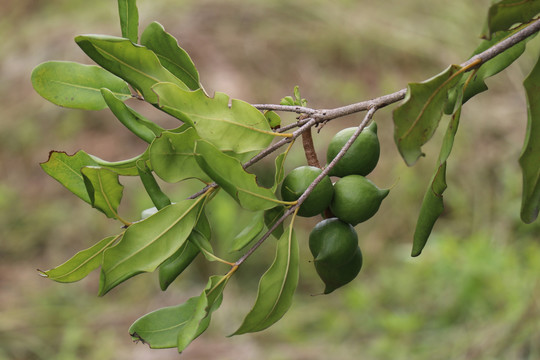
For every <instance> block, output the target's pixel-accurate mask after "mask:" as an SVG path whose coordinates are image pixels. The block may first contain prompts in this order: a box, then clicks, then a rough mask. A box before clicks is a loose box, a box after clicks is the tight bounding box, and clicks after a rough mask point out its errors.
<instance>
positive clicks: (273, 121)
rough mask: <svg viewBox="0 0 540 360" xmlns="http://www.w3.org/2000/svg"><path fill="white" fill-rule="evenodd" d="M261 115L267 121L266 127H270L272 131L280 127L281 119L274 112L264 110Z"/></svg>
mask: <svg viewBox="0 0 540 360" xmlns="http://www.w3.org/2000/svg"><path fill="white" fill-rule="evenodd" d="M263 115H264V117H265V118H266V120H267V121H268V125H270V127H271V128H272V129H276V128H279V127H280V126H281V117H280V116H279V115H278V114H277V113H276V112H274V111H270V110H266V111H265V112H264V113H263Z"/></svg>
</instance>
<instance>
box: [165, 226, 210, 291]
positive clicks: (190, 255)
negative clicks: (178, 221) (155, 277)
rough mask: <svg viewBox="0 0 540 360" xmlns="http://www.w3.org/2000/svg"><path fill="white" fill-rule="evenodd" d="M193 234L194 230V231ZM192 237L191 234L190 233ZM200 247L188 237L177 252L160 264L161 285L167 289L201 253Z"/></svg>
mask: <svg viewBox="0 0 540 360" xmlns="http://www.w3.org/2000/svg"><path fill="white" fill-rule="evenodd" d="M192 234H193V232H192ZM190 237H191V235H190ZM199 252H200V250H199V247H198V246H197V245H195V244H193V242H191V241H190V240H189V238H188V241H186V242H185V243H184V244H183V245H182V246H180V248H179V249H178V250H176V252H175V253H174V254H173V255H172V256H171V257H170V258H168V259H167V260H165V261H164V262H163V264H161V265H160V266H159V286H160V288H161V290H163V291H165V290H167V288H168V287H169V285H170V284H171V283H172V282H173V281H174V280H175V279H176V278H177V277H178V276H179V275H180V274H181V273H182V272H183V271H184V270H185V269H186V268H187V267H188V266H189V265H190V264H191V263H192V262H193V260H194V259H195V258H196V257H197V255H199Z"/></svg>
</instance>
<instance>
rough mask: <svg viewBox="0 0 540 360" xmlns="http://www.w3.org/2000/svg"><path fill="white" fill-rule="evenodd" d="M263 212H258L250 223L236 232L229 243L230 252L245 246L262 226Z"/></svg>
mask: <svg viewBox="0 0 540 360" xmlns="http://www.w3.org/2000/svg"><path fill="white" fill-rule="evenodd" d="M263 215H264V213H263V212H258V213H256V214H255V215H254V216H253V218H252V219H251V221H250V223H249V224H248V225H247V226H246V227H245V228H243V229H242V231H240V233H238V234H237V235H236V236H235V237H234V239H233V240H232V244H231V252H232V251H239V250H242V249H243V248H245V247H246V246H247V245H248V244H249V243H250V242H251V241H252V240H253V239H255V237H257V235H259V234H260V233H261V231H262V230H263V228H264V216H263Z"/></svg>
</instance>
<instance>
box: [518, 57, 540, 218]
mask: <svg viewBox="0 0 540 360" xmlns="http://www.w3.org/2000/svg"><path fill="white" fill-rule="evenodd" d="M523 86H524V88H525V91H526V95H527V105H528V106H527V110H528V111H527V113H528V120H527V132H526V135H525V141H524V144H523V149H522V150H521V155H520V157H519V165H520V166H521V171H522V174H523V193H522V200H521V220H522V221H523V222H524V223H526V224H530V223H532V222H533V221H535V220H536V219H537V217H538V212H539V210H540V60H538V62H537V63H536V65H535V66H534V68H533V70H532V71H531V73H530V74H529V76H527V78H526V79H525V81H524V82H523Z"/></svg>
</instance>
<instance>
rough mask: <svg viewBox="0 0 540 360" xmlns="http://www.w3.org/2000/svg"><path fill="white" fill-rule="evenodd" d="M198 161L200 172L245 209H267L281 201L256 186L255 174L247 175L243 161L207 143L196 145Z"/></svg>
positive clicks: (198, 142) (265, 189) (200, 142)
mask: <svg viewBox="0 0 540 360" xmlns="http://www.w3.org/2000/svg"><path fill="white" fill-rule="evenodd" d="M195 158H196V160H197V163H198V164H199V166H200V167H201V169H203V170H204V171H205V172H206V173H207V174H208V176H210V177H211V178H212V180H214V181H215V182H216V183H217V184H218V185H219V186H221V187H222V188H223V189H224V190H225V191H226V192H227V193H228V194H229V195H231V196H232V197H233V198H234V199H235V200H236V201H237V202H238V204H240V206H242V207H243V208H245V209H248V210H251V211H258V210H266V209H270V208H273V207H274V206H276V202H278V201H279V200H278V199H277V198H276V197H275V195H274V193H273V192H272V191H271V190H270V189H267V188H263V187H260V186H259V185H258V184H257V180H256V177H255V175H253V174H250V173H248V172H246V171H245V170H244V169H243V167H242V164H241V163H240V161H238V160H237V159H235V158H233V157H231V156H228V155H225V154H224V153H222V152H221V151H219V150H218V149H217V148H216V147H215V146H214V145H212V144H211V143H209V142H208V141H204V140H198V141H197V142H196V148H195Z"/></svg>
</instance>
